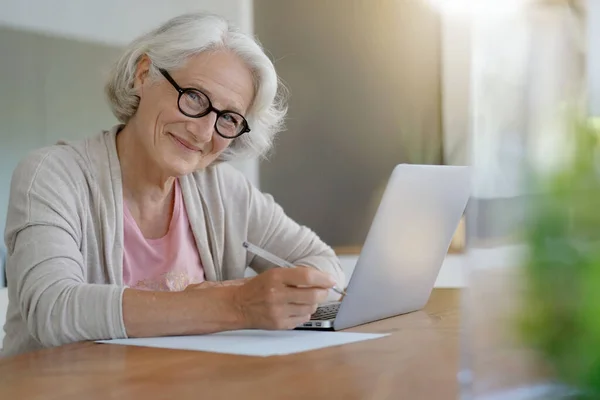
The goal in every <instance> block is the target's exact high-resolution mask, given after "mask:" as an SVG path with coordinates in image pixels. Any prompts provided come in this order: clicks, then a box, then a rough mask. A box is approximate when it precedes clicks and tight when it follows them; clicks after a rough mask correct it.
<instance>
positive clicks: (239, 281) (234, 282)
mask: <svg viewBox="0 0 600 400" xmlns="http://www.w3.org/2000/svg"><path fill="white" fill-rule="evenodd" d="M250 279H252V278H251V277H249V278H243V279H232V280H229V281H221V282H212V281H210V282H209V281H204V282H202V283H193V284H191V285H188V286H187V287H186V288H185V290H195V289H208V288H213V287H226V286H241V285H243V284H245V283H246V282H248V281H249V280H250Z"/></svg>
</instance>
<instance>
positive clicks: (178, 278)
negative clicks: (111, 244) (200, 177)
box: [123, 180, 204, 291]
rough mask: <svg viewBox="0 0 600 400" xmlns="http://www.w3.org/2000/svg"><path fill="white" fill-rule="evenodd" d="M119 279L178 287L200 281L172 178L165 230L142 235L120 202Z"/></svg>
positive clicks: (195, 250)
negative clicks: (168, 221)
mask: <svg viewBox="0 0 600 400" xmlns="http://www.w3.org/2000/svg"><path fill="white" fill-rule="evenodd" d="M123 210H124V218H123V231H124V232H123V233H124V237H123V244H124V247H125V248H124V250H123V282H124V283H125V285H127V286H128V287H130V288H133V289H142V290H156V291H180V290H183V289H185V288H186V286H187V285H189V284H192V283H200V282H203V281H204V269H203V268H202V262H201V260H200V255H199V254H198V248H197V247H196V242H195V240H194V235H193V233H192V229H191V227H190V223H189V220H188V216H187V211H186V209H185V205H184V204H183V197H182V195H181V187H180V186H179V182H178V181H177V180H176V184H175V204H174V206H173V216H172V217H171V224H170V225H169V231H168V232H167V234H166V235H165V236H164V237H162V238H160V239H146V238H145V237H144V235H143V234H142V232H141V231H140V229H139V227H138V225H137V223H136V222H135V220H134V219H133V216H132V215H131V213H130V211H129V208H127V204H125V201H124V202H123Z"/></svg>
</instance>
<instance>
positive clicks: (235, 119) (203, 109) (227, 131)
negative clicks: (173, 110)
mask: <svg viewBox="0 0 600 400" xmlns="http://www.w3.org/2000/svg"><path fill="white" fill-rule="evenodd" d="M159 71H160V73H161V74H163V76H164V77H165V78H166V79H167V80H168V81H169V83H171V85H173V87H174V88H175V89H176V90H177V92H179V98H178V99H177V106H178V107H179V111H181V113H182V114H183V115H185V116H187V117H190V118H201V117H204V116H205V115H208V113H210V112H211V111H214V112H215V114H217V119H216V121H215V130H216V131H217V133H218V134H219V135H220V136H222V137H224V138H226V139H235V138H236V137H238V136H241V135H243V134H244V133H246V132H250V127H249V126H248V121H246V118H244V116H243V115H241V114H240V113H237V112H235V111H229V110H217V109H216V108H214V107H213V105H212V103H211V102H210V99H209V98H208V96H207V95H206V94H204V93H202V92H201V91H200V90H198V89H195V88H182V87H181V86H179V85H178V84H177V82H175V80H174V79H173V78H172V77H171V75H170V74H169V73H168V72H167V71H166V70H164V69H162V68H161V69H159Z"/></svg>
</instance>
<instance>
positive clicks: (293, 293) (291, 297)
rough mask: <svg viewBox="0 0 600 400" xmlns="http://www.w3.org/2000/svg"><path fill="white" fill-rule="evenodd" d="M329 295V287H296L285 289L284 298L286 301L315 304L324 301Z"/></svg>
mask: <svg viewBox="0 0 600 400" xmlns="http://www.w3.org/2000/svg"><path fill="white" fill-rule="evenodd" d="M328 295H329V291H328V290H327V289H319V288H296V287H291V286H290V287H287V288H285V289H284V292H283V298H284V301H285V302H286V303H291V304H305V305H313V304H319V303H322V302H324V301H325V300H326V299H327V296H328Z"/></svg>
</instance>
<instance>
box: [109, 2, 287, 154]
mask: <svg viewBox="0 0 600 400" xmlns="http://www.w3.org/2000/svg"><path fill="white" fill-rule="evenodd" d="M218 49H227V50H230V51H232V52H233V53H235V54H236V55H237V56H238V57H240V58H241V59H242V60H243V61H244V62H245V63H246V65H247V66H248V68H249V69H250V71H251V72H252V76H253V78H254V99H253V101H252V104H251V105H250V108H249V110H248V112H247V115H246V119H247V120H248V124H249V125H250V129H251V131H250V132H247V133H244V134H243V135H242V136H239V137H237V138H235V139H233V141H232V143H231V145H230V146H229V147H228V148H227V149H226V150H225V151H224V152H223V153H222V154H221V156H220V157H219V159H218V160H217V161H218V162H219V161H228V160H233V159H239V158H244V157H255V156H265V155H266V154H267V152H268V151H269V150H270V148H271V146H272V144H273V138H274V136H275V134H276V133H277V132H279V131H281V130H282V129H283V120H284V118H285V114H286V112H287V107H286V104H285V96H284V94H285V87H284V86H283V85H282V84H281V82H280V80H279V78H278V76H277V73H276V72H275V67H274V66H273V63H272V62H271V60H270V59H269V57H267V55H266V54H265V52H264V51H263V49H262V47H261V45H260V44H259V43H258V41H256V39H254V38H252V37H251V36H250V35H247V34H245V33H243V32H241V31H239V30H238V29H237V28H235V27H233V26H232V25H231V24H230V23H229V22H228V21H227V20H225V19H224V18H222V17H220V16H217V15H212V14H204V13H189V14H183V15H180V16H178V17H175V18H173V19H171V20H169V21H167V22H166V23H165V24H163V25H162V26H160V27H159V28H157V29H155V30H153V31H151V32H149V33H147V34H145V35H143V36H141V37H139V38H138V39H136V40H134V41H133V42H132V43H131V44H130V45H129V46H128V47H127V49H126V50H125V53H124V54H123V55H122V56H121V58H120V59H119V60H118V61H117V63H116V64H115V65H114V67H113V69H112V71H111V73H110V76H109V79H108V82H107V83H106V87H105V92H106V96H107V98H108V101H109V103H110V106H111V109H112V112H113V114H114V115H115V116H116V117H117V119H118V120H119V121H120V122H122V123H124V124H126V123H127V122H128V121H129V119H130V118H131V117H133V115H134V114H135V112H136V110H137V108H138V105H139V100H140V99H139V97H138V95H137V93H136V90H135V89H134V79H135V72H136V68H137V64H138V62H139V60H140V59H141V57H142V56H143V55H147V56H148V57H149V58H150V61H151V62H152V66H151V67H150V73H151V74H152V76H153V77H154V78H157V77H158V76H159V74H160V72H159V71H158V69H160V68H162V69H165V70H168V71H169V70H177V69H179V68H181V67H183V66H184V65H185V63H186V62H187V61H188V59H189V58H190V57H192V56H194V55H197V54H199V53H201V52H204V51H212V50H218Z"/></svg>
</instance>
